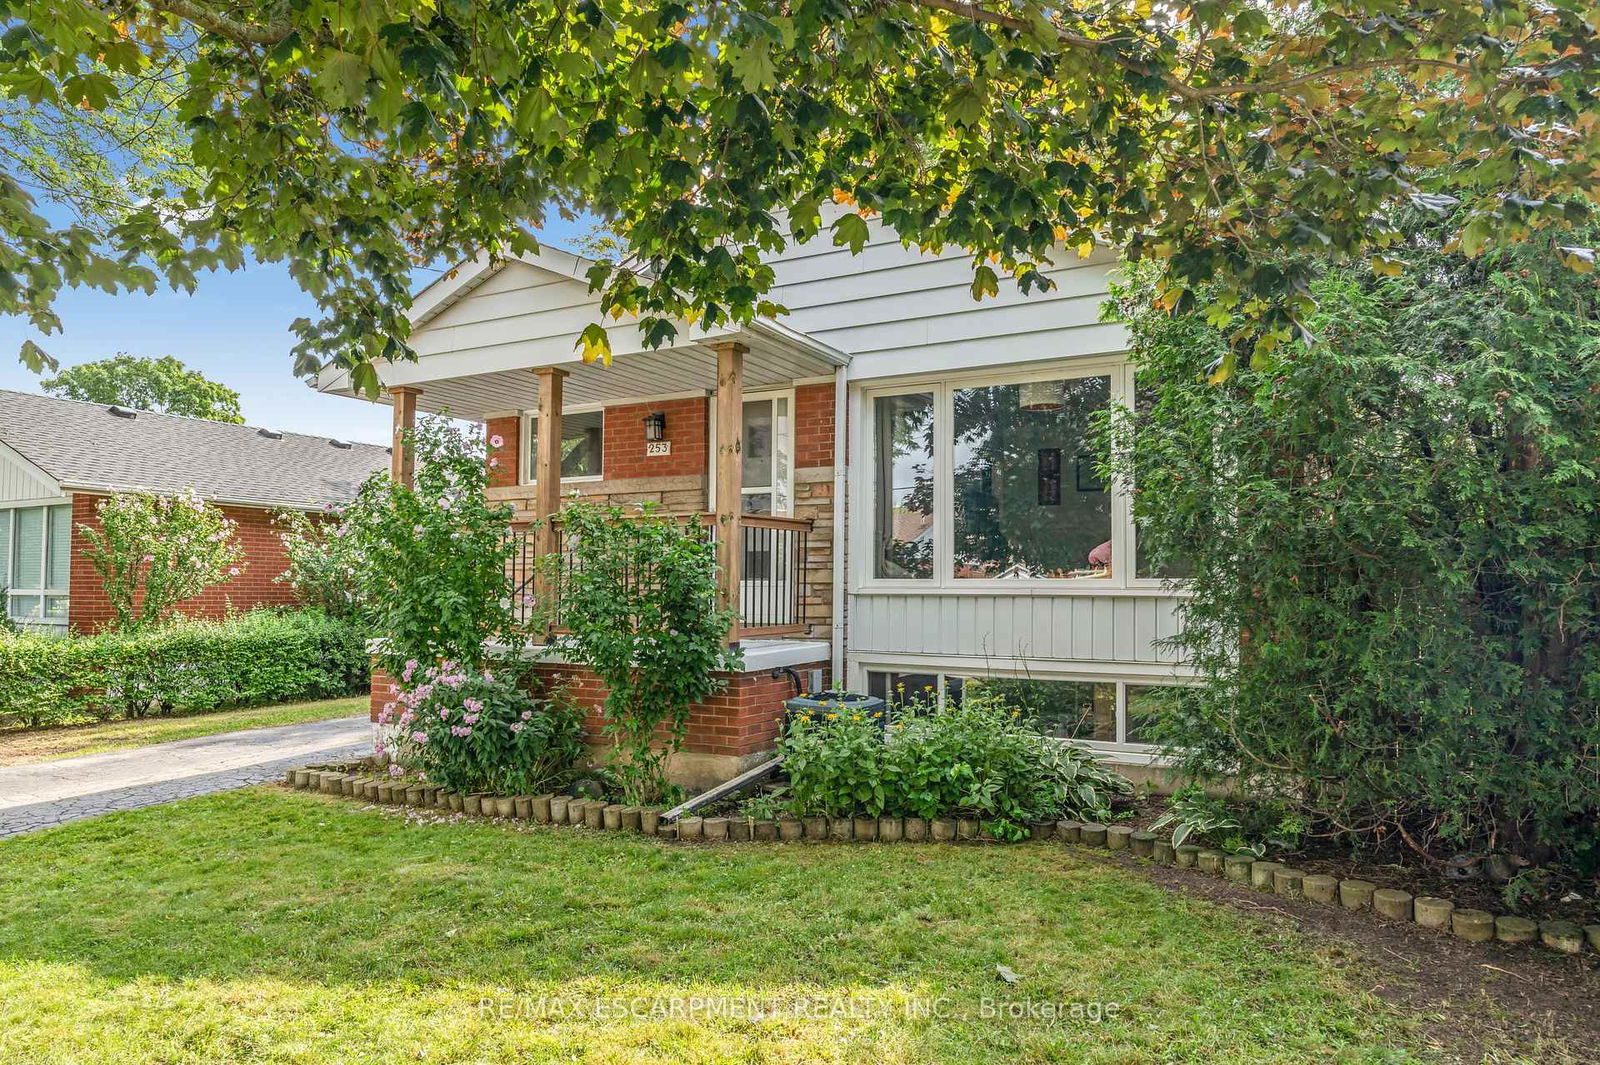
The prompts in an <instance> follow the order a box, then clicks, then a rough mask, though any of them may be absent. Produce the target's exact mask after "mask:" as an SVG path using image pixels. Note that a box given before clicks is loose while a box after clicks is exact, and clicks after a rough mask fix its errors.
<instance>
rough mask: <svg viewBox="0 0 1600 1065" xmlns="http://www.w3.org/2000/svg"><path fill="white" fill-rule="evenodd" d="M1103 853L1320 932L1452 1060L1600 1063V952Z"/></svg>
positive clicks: (1327, 947) (1184, 889) (1325, 945)
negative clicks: (1476, 933)
mask: <svg viewBox="0 0 1600 1065" xmlns="http://www.w3.org/2000/svg"><path fill="white" fill-rule="evenodd" d="M1097 858H1098V859H1099V860H1102V861H1109V862H1117V863H1118V864H1125V865H1128V866H1130V867H1133V868H1137V869H1139V870H1140V871H1142V872H1143V873H1144V874H1145V875H1146V876H1147V877H1148V878H1149V879H1150V880H1152V881H1154V882H1155V883H1157V884H1160V885H1161V886H1163V887H1165V888H1167V889H1169V890H1172V891H1176V892H1181V893H1183V894H1185V895H1190V896H1195V897H1199V898H1203V899H1206V900H1207V901H1209V902H1213V903H1216V904H1217V905H1221V906H1227V907H1229V908H1231V909H1235V910H1239V911H1243V912H1248V913H1254V914H1258V915H1260V916H1262V917H1264V918H1268V919H1272V920H1277V921H1280V922H1282V923H1283V925H1284V926H1285V927H1286V928H1287V927H1289V926H1292V927H1293V928H1294V929H1295V930H1296V931H1298V932H1300V933H1303V934H1305V935H1309V936H1311V937H1312V938H1313V939H1315V940H1317V941H1319V943H1320V944H1321V946H1322V949H1323V950H1324V951H1326V952H1328V953H1329V955H1330V956H1333V957H1348V959H1349V962H1350V963H1351V964H1359V965H1363V966H1365V967H1366V968H1367V969H1369V970H1370V971H1372V972H1373V973H1375V974H1376V975H1377V976H1378V978H1379V982H1378V983H1377V984H1376V985H1375V986H1373V987H1372V988H1371V989H1370V990H1371V992H1372V993H1373V994H1374V995H1376V996H1378V997H1379V998H1381V999H1382V1000H1384V1001H1385V1002H1388V1003H1389V1004H1390V1005H1392V1006H1393V1007H1394V1008H1395V1009H1396V1010H1397V1011H1400V1012H1402V1013H1404V1014H1405V1015H1407V1016H1408V1017H1410V1018H1412V1019H1413V1020H1414V1021H1415V1022H1416V1023H1417V1024H1418V1025H1419V1027H1420V1029H1421V1031H1422V1032H1423V1034H1424V1037H1425V1038H1426V1039H1427V1041H1428V1042H1429V1043H1431V1044H1433V1045H1434V1047H1435V1048H1436V1049H1437V1050H1438V1052H1439V1053H1440V1054H1441V1055H1442V1056H1443V1057H1444V1059H1445V1060H1447V1061H1451V1062H1456V1061H1460V1062H1500V1061H1510V1060H1523V1061H1537V1062H1540V1063H1546V1062H1548V1063H1550V1065H1568V1063H1571V1065H1578V1063H1591V1065H1592V1063H1594V1062H1600V960H1597V959H1596V956H1595V955H1594V954H1593V953H1586V954H1581V955H1576V956H1563V955H1559V954H1556V953H1554V952H1551V951H1546V950H1542V949H1538V948H1530V947H1513V946H1505V945H1502V944H1499V943H1484V944H1472V943H1466V942H1463V941H1461V940H1458V939H1456V938H1454V937H1453V936H1450V935H1448V934H1446V933H1442V932H1436V931H1432V930H1429V929H1425V928H1421V927H1418V926H1417V925H1413V924H1398V923H1390V922H1386V921H1384V920H1382V919H1381V918H1379V917H1378V916H1377V915H1375V914H1374V913H1372V912H1371V911H1357V912H1350V911H1348V910H1345V909H1343V908H1342V907H1339V906H1327V905H1322V904H1318V903H1314V902H1306V901H1304V900H1297V899H1285V898H1280V897H1278V896H1275V895H1267V894H1262V893H1260V892H1256V891H1253V890H1251V889H1250V888H1248V887H1245V886H1242V885H1240V884H1237V883H1234V882H1233V881H1229V880H1222V879H1219V878H1213V877H1210V876H1206V875H1204V874H1202V873H1197V872H1195V871H1194V870H1192V869H1178V868H1173V867H1169V866H1162V865H1151V864H1149V863H1135V862H1132V861H1130V860H1127V859H1122V858H1117V857H1113V856H1111V855H1109V854H1107V855H1103V856H1097ZM1297 864H1298V863H1297ZM1306 864H1307V868H1311V867H1312V866H1313V865H1314V864H1315V863H1306Z"/></svg>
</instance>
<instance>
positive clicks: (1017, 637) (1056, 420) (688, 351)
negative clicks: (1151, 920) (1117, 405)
mask: <svg viewBox="0 0 1600 1065" xmlns="http://www.w3.org/2000/svg"><path fill="white" fill-rule="evenodd" d="M871 228H872V236H871V240H870V243H869V244H868V245H867V246H866V248H864V249H863V250H862V252H861V253H859V254H855V255H852V254H850V253H849V251H848V250H846V249H841V248H836V247H833V246H832V245H831V244H830V243H829V242H828V240H827V238H826V235H825V234H826V230H825V231H824V236H823V237H822V238H820V239H818V240H815V241H813V242H811V243H809V244H806V245H803V246H800V247H796V248H792V249H790V250H788V251H787V252H785V253H783V254H782V255H780V256H778V257H777V258H775V259H774V260H773V261H772V266H773V267H774V269H775V270H776V272H777V277H778V287H777V290H776V292H775V294H774V298H775V300H776V301H777V302H779V303H780V304H783V305H785V306H787V307H788V308H790V311H791V313H790V314H788V315H787V316H785V317H784V318H783V319H782V320H781V321H760V322H757V323H753V324H751V325H749V326H745V327H737V328H735V327H730V328H725V329H720V330H711V331H707V330H704V329H700V328H694V327H690V326H688V325H687V324H683V323H679V333H678V339H677V341H676V343H675V344H674V346H672V347H670V348H666V349H660V350H646V349H645V348H644V346H643V344H642V343H641V341H640V338H639V335H638V331H637V330H636V329H635V328H634V327H633V326H631V325H630V324H628V323H627V322H626V321H624V322H623V323H622V324H620V325H613V326H612V327H611V328H610V337H611V344H612V350H613V353H614V358H613V362H612V365H610V366H609V367H607V366H601V365H592V364H585V363H583V362H582V361H581V358H580V356H579V354H578V349H577V343H576V342H577V337H578V334H579V332H580V331H581V330H582V329H583V328H584V326H586V325H588V324H589V323H591V322H596V321H601V316H600V315H599V313H598V303H597V297H595V296H592V295H590V294H589V292H588V290H587V284H586V282H585V280H584V272H585V269H586V268H587V266H588V263H587V261H586V260H583V259H581V258H579V257H577V256H574V255H571V254H568V253H566V252H561V251H555V250H545V251H543V252H541V253H540V254H538V255H534V256H527V257H524V258H520V259H515V260H511V261H506V262H500V263H491V262H489V261H488V260H487V259H479V260H477V261H474V262H471V263H468V264H465V265H464V266H463V267H462V268H461V269H460V270H459V271H457V272H456V273H455V274H454V275H453V276H448V277H446V278H442V279H441V280H439V281H437V282H435V283H434V284H432V285H431V286H429V287H428V288H427V289H425V290H424V291H423V292H422V293H421V294H420V295H419V297H418V299H417V301H416V303H415V306H414V310H413V321H414V324H415V330H414V333H413V336H412V343H413V345H414V347H415V348H416V350H417V351H418V353H419V355H420V358H419V359H418V360H417V361H416V362H405V363H395V364H391V365H383V366H381V367H380V368H379V377H380V379H381V381H382V383H383V385H384V386H385V388H386V390H387V393H388V397H389V399H390V401H391V402H393V403H394V405H395V409H396V424H397V426H399V425H401V424H404V423H406V422H407V421H408V420H409V419H410V418H411V417H412V412H413V411H414V410H416V409H421V410H424V411H434V412H441V411H448V412H449V413H450V414H451V415H453V416H455V417H459V418H468V419H473V420H476V421H479V422H482V423H483V424H484V425H485V426H486V431H488V432H489V433H491V434H492V435H498V436H500V437H502V438H503V439H504V440H506V441H508V442H509V443H508V444H507V446H506V447H505V448H504V449H503V452H502V454H504V455H505V456H506V459H507V460H506V461H504V462H502V463H500V464H499V465H498V466H497V468H496V469H495V470H494V471H493V475H492V478H491V480H492V483H493V487H492V488H491V489H490V493H491V495H493V496H494V497H496V498H499V499H503V500H507V501H509V502H512V503H514V504H515V505H516V506H517V508H518V516H519V518H520V519H524V520H527V521H528V522H529V523H530V527H531V529H532V530H533V531H534V533H535V535H537V534H538V532H539V530H540V529H547V528H548V527H549V526H548V522H547V521H546V519H547V518H548V517H549V516H550V515H551V514H552V513H554V512H555V511H557V510H558V509H559V505H560V499H561V498H562V497H563V496H566V495H571V494H572V493H575V492H576V493H578V494H581V495H583V496H586V497H591V498H607V499H612V500H623V501H639V500H652V501H655V502H658V503H660V504H662V505H663V506H664V507H666V508H668V509H670V510H674V511H682V512H688V511H703V512H706V513H707V514H708V517H707V518H706V520H707V521H708V522H709V523H711V524H713V526H714V527H716V528H717V529H718V530H719V531H718V533H717V535H718V536H719V538H720V542H721V543H723V544H724V545H731V544H739V545H741V548H742V549H741V550H739V551H734V550H732V549H731V547H726V546H725V547H724V550H723V556H722V557H723V563H724V578H725V583H726V585H727V587H726V589H725V594H726V595H727V596H729V597H730V601H731V600H732V599H733V598H735V597H736V598H737V601H738V603H739V605H740V608H741V612H742V618H741V622H740V625H739V626H738V629H737V631H735V632H734V633H732V634H730V637H731V638H732V639H735V640H737V641H738V642H739V643H740V644H741V647H742V648H743V650H744V653H745V659H746V673H745V674H743V675H742V676H741V678H740V680H739V683H737V684H735V686H734V688H733V689H732V694H731V696H730V698H729V699H728V700H725V701H726V702H729V703H730V704H731V705H728V706H723V707H720V708H707V710H706V712H705V714H704V715H703V716H700V715H698V714H697V719H696V722H695V723H694V724H693V725H692V727H691V736H690V742H689V745H688V746H689V750H690V752H691V754H692V755H693V757H694V758H697V759H698V762H697V764H696V768H695V769H694V770H692V771H687V772H686V773H685V775H686V776H687V777H690V778H710V777H713V776H722V777H726V776H729V775H732V772H733V771H734V770H735V769H738V768H741V767H743V766H746V765H748V764H750V763H751V762H752V761H754V760H755V759H757V758H758V757H759V756H760V755H761V754H763V753H764V752H765V750H767V749H770V746H771V741H772V738H773V732H774V726H773V725H772V714H771V709H772V700H773V699H775V698H781V697H782V696H783V695H785V694H787V693H788V690H792V689H790V688H789V685H790V683H791V679H792V678H789V677H788V676H787V675H785V674H783V673H782V672H781V671H783V670H785V669H790V670H795V671H797V672H798V673H799V674H800V676H801V677H802V678H803V683H804V684H805V686H807V687H813V686H815V684H816V683H817V682H818V681H820V680H821V679H823V678H820V677H818V676H817V675H816V674H815V672H812V673H810V674H808V673H807V672H806V671H808V670H810V671H816V670H826V672H827V674H828V678H827V679H829V680H830V682H832V681H835V680H837V681H842V683H843V684H844V685H847V686H848V687H850V688H852V689H855V690H859V691H867V692H871V693H875V694H879V695H882V696H885V697H886V698H889V699H891V700H894V699H898V698H903V697H906V696H907V695H909V694H911V693H916V692H922V693H925V694H926V695H927V696H928V697H931V698H936V699H959V698H961V697H962V695H963V693H964V692H966V691H971V690H973V689H974V688H975V687H981V686H989V687H994V686H997V685H999V686H1004V688H1005V689H1006V691H1007V693H1008V694H1009V695H1010V696H1012V697H1014V698H1017V699H1020V700H1023V701H1025V702H1027V703H1029V704H1030V705H1032V706H1033V707H1034V708H1035V709H1037V710H1038V711H1039V712H1040V714H1041V717H1042V718H1043V719H1044V720H1045V721H1046V722H1047V723H1048V724H1049V725H1050V727H1051V728H1053V729H1054V730H1055V731H1057V732H1058V733H1059V734H1060V735H1062V736H1070V737H1072V738H1074V739H1077V740H1080V741H1083V742H1085V743H1088V744H1091V745H1093V746H1095V747H1098V748H1102V749H1104V750H1105V751H1107V752H1108V753H1110V754H1111V755H1113V757H1114V758H1115V759H1116V760H1118V761H1122V762H1125V763H1129V764H1134V765H1137V764H1142V763H1146V762H1148V761H1149V759H1150V757H1151V755H1150V748H1149V746H1148V745H1146V744H1145V743H1143V742H1141V741H1142V739H1143V738H1144V737H1143V736H1142V734H1141V728H1140V715H1139V706H1140V697H1141V695H1142V694H1143V693H1144V692H1145V691H1146V690H1147V689H1148V688H1149V687H1151V686H1153V685H1161V684H1171V683H1175V682H1181V681H1182V680H1183V678H1184V676H1185V670H1184V668H1183V667H1182V665H1181V664H1180V663H1178V662H1177V661H1175V659H1174V657H1173V655H1172V654H1171V653H1170V652H1169V651H1167V650H1165V649H1163V648H1162V647H1161V646H1160V645H1159V642H1158V641H1160V640H1161V638H1163V637H1167V636H1171V635H1173V633H1174V632H1175V627H1176V620H1175V610H1174V605H1175V602H1176V599H1177V597H1178V596H1180V595H1181V594H1182V592H1181V590H1178V589H1175V588H1174V587H1173V585H1172V584H1171V583H1170V582H1167V583H1164V582H1163V580H1162V579H1161V577H1160V576H1159V575H1157V574H1155V573H1152V572H1151V571H1150V569H1149V567H1147V566H1144V565H1142V564H1141V563H1140V560H1139V558H1138V544H1137V540H1136V537H1135V535H1134V530H1133V528H1132V525H1131V522H1130V514H1129V505H1128V499H1127V498H1126V496H1125V495H1124V494H1123V493H1121V492H1120V491H1119V490H1118V489H1117V488H1116V487H1115V486H1112V485H1107V484H1103V483H1101V481H1100V479H1099V478H1098V477H1097V476H1096V473H1095V470H1094V468H1093V464H1092V462H1091V461H1090V459H1089V455H1088V447H1087V446H1086V443H1085V434H1086V431H1087V426H1088V419H1089V416H1090V415H1091V414H1092V412H1093V411H1094V410H1096V409H1097V408H1101V407H1104V406H1105V405H1106V404H1108V403H1110V402H1112V401H1113V400H1114V399H1121V400H1127V399H1129V398H1130V395H1131V389H1132V384H1133V382H1132V374H1131V371H1130V369H1129V365H1128V362H1127V359H1126V357H1125V350H1126V347H1127V343H1128V342H1127V337H1126V334H1125V331H1124V330H1123V328H1122V327H1121V326H1119V325H1116V324H1112V323H1107V322H1104V321H1102V320H1101V314H1100V308H1101V305H1102V304H1103V302H1104V300H1105V298H1106V295H1107V275H1108V272H1109V271H1110V269H1111V268H1112V266H1113V264H1114V257H1112V256H1110V255H1096V256H1093V257H1091V258H1089V259H1087V260H1081V261H1080V260H1078V259H1077V257H1076V256H1075V255H1073V254H1064V255H1063V256H1062V259H1061V262H1060V264H1059V265H1057V266H1056V267H1054V268H1053V269H1051V270H1050V271H1049V273H1050V276H1051V277H1052V279H1053V280H1054V281H1055V283H1056V287H1055V288H1054V289H1053V290H1051V291H1049V292H1045V293H1035V294H1033V295H1026V296H1025V295H1023V294H1021V293H1020V292H1018V291H1016V290H1015V289H1011V290H1009V291H1007V292H1004V293H1002V294H1001V295H1000V296H999V297H998V298H994V299H988V300H985V301H982V302H976V301H974V300H973V299H972V297H971V295H970V294H969V287H970V285H971V281H972V267H971V263H970V257H969V256H967V255H965V254H964V253H962V252H961V251H959V250H957V249H949V250H946V251H945V252H942V253H939V254H933V253H924V252H921V251H918V250H917V249H915V248H906V247H904V246H902V244H901V242H900V241H899V239H898V238H897V236H896V235H895V234H894V233H893V232H892V231H891V230H889V229H887V228H885V227H884V226H882V225H881V224H877V223H874V224H873V225H872V227H871ZM318 387H320V388H322V389H323V390H325V391H333V392H346V393H348V391H349V389H348V381H347V380H345V379H344V378H343V376H342V375H340V374H335V373H327V374H324V376H323V378H322V379H321V380H320V381H319V382H318ZM730 423H736V426H737V435H736V436H735V435H734V434H730V433H729V431H728V430H727V428H726V427H727V426H728V425H729V424H730ZM558 441H559V444H557V442H558ZM557 461H558V462H559V467H560V469H559V475H558V476H557V475H556V469H555V463H556V462H557ZM836 501H842V503H843V505H842V506H838V507H836V506H835V502H836ZM730 532H731V535H729V533H730ZM557 542H558V539H557V538H555V537H554V536H553V535H552V536H551V538H550V539H548V540H544V541H538V542H537V543H536V549H538V550H550V549H552V548H553V545H554V544H556V543H557ZM773 674H778V678H777V679H769V678H772V676H773ZM741 700H742V701H741ZM745 703H749V704H750V705H751V706H752V707H755V709H746V707H745Z"/></svg>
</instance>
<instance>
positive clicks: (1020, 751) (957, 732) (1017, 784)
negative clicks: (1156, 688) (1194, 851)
mask: <svg viewBox="0 0 1600 1065" xmlns="http://www.w3.org/2000/svg"><path fill="white" fill-rule="evenodd" d="M780 751H781V753H782V754H783V756H784V769H785V770H787V772H788V774H789V780H790V785H791V787H792V789H793V791H794V796H795V806H796V810H797V812H799V813H802V814H824V815H827V816H830V817H842V816H845V815H850V814H863V815H866V816H871V817H876V816H879V815H880V814H889V815H891V816H910V817H929V818H934V817H949V816H952V815H955V814H972V815H976V816H978V817H981V818H984V819H985V820H989V821H993V822H995V823H996V824H997V826H998V828H999V831H1000V832H1001V833H1002V834H1020V832H1021V830H1022V826H1023V825H1025V824H1027V823H1029V822H1031V821H1046V820H1055V819H1056V818H1060V817H1075V818H1083V819H1103V818H1105V817H1107V816H1108V815H1109V813H1110V806H1111V801H1112V799H1113V798H1115V797H1116V796H1119V795H1125V794H1128V793H1129V792H1131V791H1132V785H1131V784H1129V782H1128V780H1127V779H1126V778H1125V777H1123V776H1121V775H1119V774H1117V773H1116V772H1114V771H1112V770H1110V769H1108V768H1106V767H1105V766H1104V765H1102V764H1100V762H1099V761H1098V759H1097V758H1096V756H1095V755H1093V754H1091V753H1090V752H1088V751H1086V750H1084V749H1083V748H1081V747H1076V746H1073V745H1071V744H1068V743H1063V742H1061V741H1060V740H1056V739H1053V738H1051V737H1049V736H1046V735H1044V734H1043V733H1041V732H1040V731H1039V730H1038V729H1037V728H1035V727H1034V725H1033V723H1032V722H1031V721H1030V720H1028V719H1027V718H1026V717H1024V716H1023V715H1022V713H1021V711H1019V710H1016V709H1014V708H1013V707H1011V706H1010V705H1009V704H1008V703H1006V702H1005V701H1004V700H1003V699H1000V698H998V697H994V696H969V697H967V698H966V699H964V700H962V701H961V702H960V703H956V702H954V701H950V702H947V703H946V704H945V706H944V707H943V708H939V707H937V706H935V705H934V704H932V703H912V704H910V706H909V707H908V708H907V710H906V711H905V712H903V714H902V716H901V718H900V719H899V720H897V721H896V722H895V723H894V724H892V725H890V726H889V729H888V731H887V733H885V732H884V730H883V727H882V726H881V725H880V724H879V723H878V722H877V720H876V719H875V718H873V717H870V716H868V715H866V714H862V713H857V712H851V713H845V712H840V713H835V714H824V715H823V716H822V717H821V718H820V719H812V720H808V719H804V718H800V719H796V720H794V721H792V722H790V724H789V727H788V729H787V730H786V733H785V735H784V738H783V740H782V741H781V744H780Z"/></svg>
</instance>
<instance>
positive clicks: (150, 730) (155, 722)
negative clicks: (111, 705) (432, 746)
mask: <svg viewBox="0 0 1600 1065" xmlns="http://www.w3.org/2000/svg"><path fill="white" fill-rule="evenodd" d="M366 709H367V697H366V696H364V695H363V696H356V697H353V698H348V699H321V700H318V701H317V702H311V703H283V704H281V705H278V706H257V707H252V708H249V709H246V710H223V711H219V712H216V713H209V714H189V715H185V716H182V717H151V718H139V719H138V720H134V721H107V722H102V723H100V724H94V725H70V726H67V727H65V728H49V729H28V730H17V731H9V732H0V766H7V765H21V764H22V763H24V762H44V761H49V760H51V759H53V758H69V757H72V756H73V755H79V754H100V753H101V752H103V751H120V750H124V749H126V748H129V747H144V746H147V745H148V744H152V743H165V742H166V741H168V740H187V739H192V738H194V737H196V736H214V735H216V734H217V733H219V732H234V731H237V730H239V729H247V728H267V727H268V726H271V725H298V724H302V723H304V722H307V721H326V720H328V719H330V718H335V717H349V716H350V715H352V714H360V713H365V712H366Z"/></svg>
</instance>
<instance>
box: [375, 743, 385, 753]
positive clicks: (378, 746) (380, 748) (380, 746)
mask: <svg viewBox="0 0 1600 1065" xmlns="http://www.w3.org/2000/svg"><path fill="white" fill-rule="evenodd" d="M388 749H389V748H387V747H385V746H384V745H383V744H381V743H374V744H373V745H372V753H373V754H383V753H384V752H386V751H387V750H388Z"/></svg>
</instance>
